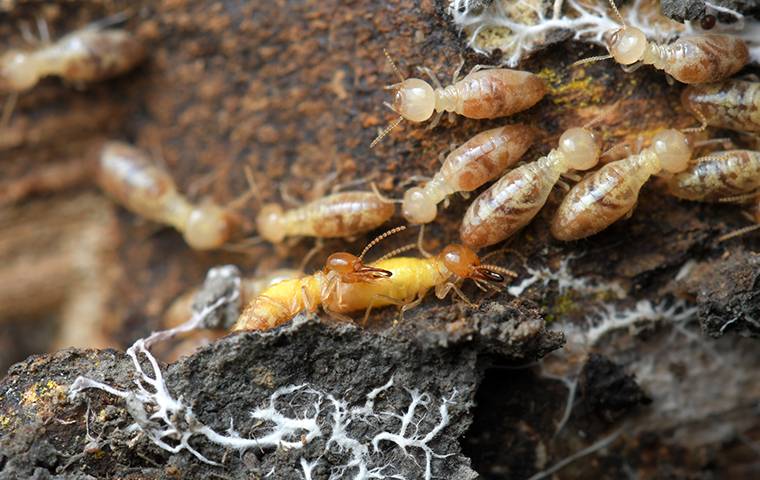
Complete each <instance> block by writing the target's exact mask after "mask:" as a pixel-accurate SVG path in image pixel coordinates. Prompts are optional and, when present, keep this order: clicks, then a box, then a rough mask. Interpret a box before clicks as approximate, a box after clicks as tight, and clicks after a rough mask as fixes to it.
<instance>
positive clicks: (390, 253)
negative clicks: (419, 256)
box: [375, 243, 417, 263]
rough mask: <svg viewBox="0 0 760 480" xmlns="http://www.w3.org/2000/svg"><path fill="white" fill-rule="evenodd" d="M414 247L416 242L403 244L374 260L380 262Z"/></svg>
mask: <svg viewBox="0 0 760 480" xmlns="http://www.w3.org/2000/svg"><path fill="white" fill-rule="evenodd" d="M415 248H417V244H416V243H410V244H407V245H404V246H403V247H398V248H397V249H395V250H391V251H390V252H388V253H386V254H385V255H383V256H382V257H380V258H378V259H377V260H375V263H377V262H382V261H383V260H388V259H389V258H393V257H395V256H397V255H399V254H401V253H404V252H408V251H409V250H414V249H415Z"/></svg>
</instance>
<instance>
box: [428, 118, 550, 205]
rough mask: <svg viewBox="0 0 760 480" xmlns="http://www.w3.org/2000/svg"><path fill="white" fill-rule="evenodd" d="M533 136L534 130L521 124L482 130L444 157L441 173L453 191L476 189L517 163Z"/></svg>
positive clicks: (531, 141)
mask: <svg viewBox="0 0 760 480" xmlns="http://www.w3.org/2000/svg"><path fill="white" fill-rule="evenodd" d="M534 137H535V130H534V129H533V128H531V127H529V126H527V125H522V124H516V125H506V126H504V127H499V128H494V129H491V130H486V131H485V132H481V133H479V134H477V135H475V136H474V137H472V138H471V139H469V140H468V141H466V142H465V143H463V144H462V145H461V146H460V147H459V148H457V149H456V150H454V151H453V152H451V153H450V154H449V155H448V156H447V157H446V160H445V161H444V162H443V166H442V167H441V175H442V176H443V178H444V179H445V181H446V184H447V185H449V186H450V187H451V188H452V189H454V190H456V191H460V192H470V191H472V190H475V189H476V188H478V187H480V186H481V185H483V184H484V183H486V182H488V181H490V180H493V179H494V178H496V177H497V176H499V175H501V174H502V173H503V172H504V171H505V170H506V169H507V168H509V167H511V166H512V165H514V164H515V163H517V161H518V160H519V159H520V157H522V156H523V154H524V153H525V151H526V150H527V149H528V147H530V145H531V143H533V138H534Z"/></svg>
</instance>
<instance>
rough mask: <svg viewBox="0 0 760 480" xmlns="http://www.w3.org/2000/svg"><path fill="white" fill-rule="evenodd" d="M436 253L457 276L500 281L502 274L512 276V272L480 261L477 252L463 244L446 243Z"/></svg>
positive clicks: (502, 277) (503, 277)
mask: <svg viewBox="0 0 760 480" xmlns="http://www.w3.org/2000/svg"><path fill="white" fill-rule="evenodd" d="M438 255H439V257H440V259H441V262H443V264H444V265H445V266H446V268H447V269H449V271H451V272H452V273H453V274H455V275H456V276H458V277H459V278H470V279H472V280H476V281H477V280H483V281H486V282H496V283H502V282H504V281H505V276H504V275H510V276H514V272H511V271H509V270H507V269H503V268H501V267H497V266H495V265H484V264H482V263H480V257H478V254H477V253H475V252H474V251H473V250H472V249H471V248H468V247H465V246H464V245H459V244H456V243H454V244H451V245H448V246H447V247H446V248H444V249H443V250H442V251H441V253H439V254H438Z"/></svg>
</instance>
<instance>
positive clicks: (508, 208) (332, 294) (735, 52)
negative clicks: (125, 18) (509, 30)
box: [0, 1, 760, 330]
mask: <svg viewBox="0 0 760 480" xmlns="http://www.w3.org/2000/svg"><path fill="white" fill-rule="evenodd" d="M610 6H611V8H612V10H613V11H614V13H615V14H616V16H617V17H618V19H619V20H620V21H621V23H622V26H621V27H620V28H617V29H615V30H613V31H610V32H607V34H606V35H605V36H604V39H605V42H606V45H607V48H608V51H609V56H608V57H596V58H594V59H590V60H597V59H600V58H613V59H614V60H615V61H616V62H618V63H619V64H621V65H623V66H625V67H626V69H627V71H631V70H633V69H635V68H637V67H638V66H640V65H653V66H654V67H655V68H658V69H661V70H663V71H664V72H665V73H667V74H668V75H670V76H671V77H673V78H675V79H676V80H678V81H679V82H682V83H687V84H692V85H689V86H688V87H687V88H686V89H685V90H684V91H683V94H682V102H683V105H684V106H685V107H686V108H687V109H688V110H689V111H691V112H693V113H694V115H695V116H696V117H697V118H698V119H700V120H701V121H702V123H703V126H702V129H704V128H705V127H706V126H707V125H711V126H717V127H723V128H729V129H734V130H739V131H743V132H749V133H758V132H760V86H759V84H758V83H757V82H752V81H748V80H736V79H729V77H730V76H731V75H733V74H735V73H736V72H737V71H739V70H740V69H741V68H742V67H743V66H744V65H745V64H746V63H747V61H748V50H747V46H746V44H745V43H744V42H743V41H742V40H740V39H738V38H736V37H732V36H729V35H720V34H703V35H693V36H683V37H681V38H679V39H677V40H676V41H674V42H672V43H669V44H659V43H656V42H653V41H649V40H648V39H647V38H646V35H645V34H644V32H643V31H642V30H641V29H639V28H636V27H633V26H629V25H626V24H625V22H624V21H623V17H622V16H621V15H620V12H619V11H618V10H617V7H616V6H615V4H614V3H613V2H612V1H610ZM119 20H120V18H116V19H114V18H111V19H106V20H104V21H101V22H96V23H94V24H92V25H90V26H87V27H85V28H83V29H81V30H78V31H75V32H72V33H70V34H69V35H66V36H64V37H62V38H61V39H60V40H58V41H57V42H54V43H53V42H50V41H49V40H47V39H45V38H43V40H44V41H43V43H42V44H41V45H39V46H37V47H36V48H34V49H30V50H28V51H17V50H13V51H10V52H7V53H5V54H4V55H3V56H2V57H0V92H5V93H12V94H15V93H18V92H22V91H24V90H27V89H29V88H32V87H33V86H34V85H35V84H36V83H37V82H38V81H39V79H40V78H42V77H45V76H51V75H54V76H59V77H61V78H62V79H63V80H65V81H67V82H71V83H73V84H76V85H80V84H85V83H90V82H94V81H99V80H104V79H107V78H110V77H113V76H115V75H118V74H121V73H123V72H126V71H128V70H129V69H131V68H132V67H133V66H135V65H136V64H137V63H138V62H139V61H141V60H142V59H143V57H144V54H145V47H144V46H143V45H142V44H141V43H140V42H139V41H138V40H136V39H135V37H134V36H133V35H131V34H130V33H128V32H127V31H125V30H121V29H115V28H110V27H111V26H112V25H113V24H114V23H115V21H119ZM714 20H715V19H714V18H713V20H712V21H713V23H714ZM709 23H710V22H707V24H709ZM40 31H41V33H44V32H46V27H41V28H40ZM42 36H43V37H46V36H47V35H42ZM386 58H387V60H388V62H389V63H390V65H391V67H392V69H393V70H394V72H395V74H396V75H397V76H398V79H399V82H398V83H396V84H394V85H391V86H389V87H388V88H389V89H390V90H392V91H393V99H392V102H391V103H386V106H388V107H389V108H390V109H391V110H392V111H393V112H395V113H396V114H398V115H399V117H398V118H397V119H396V120H394V121H392V122H391V123H390V125H389V126H388V127H387V128H385V129H384V130H383V131H382V132H380V134H379V135H378V136H377V138H375V140H374V141H373V142H372V143H371V145H370V147H373V146H374V145H376V144H377V143H378V142H379V141H380V140H381V139H382V138H383V137H385V136H386V135H387V134H388V133H389V132H390V131H391V130H392V129H393V128H394V127H396V126H397V125H398V124H399V123H400V122H401V121H402V120H404V119H406V120H408V121H411V122H425V121H427V120H431V119H432V122H431V124H430V126H431V127H432V126H435V125H437V124H438V121H439V119H440V118H441V116H442V115H443V114H444V113H446V112H449V113H450V114H454V113H456V114H458V115H462V116H464V117H467V118H470V119H495V118H501V117H505V116H509V115H512V114H515V113H517V112H521V111H523V110H526V109H528V108H531V107H532V106H534V105H536V104H537V103H538V102H540V101H541V99H542V98H543V97H544V96H545V95H546V93H547V91H548V88H547V86H546V84H545V82H544V80H543V79H541V78H540V77H539V76H537V75H534V74H532V73H530V72H525V71H518V70H511V69H505V68H490V67H485V68H483V67H482V66H476V67H475V68H473V69H472V70H471V71H470V73H469V74H467V75H466V76H464V77H463V78H461V79H457V75H456V74H455V76H454V80H453V81H452V83H451V84H450V85H448V86H445V87H444V86H443V85H441V84H440V82H439V81H438V79H437V77H436V75H435V74H434V73H433V72H432V71H431V70H429V69H427V68H422V70H423V71H424V72H425V73H426V74H427V76H428V77H429V78H430V80H431V83H432V84H431V83H428V82H426V81H424V80H422V79H419V78H405V77H404V76H403V75H402V74H401V73H400V72H399V70H398V68H397V67H396V65H395V63H394V62H393V61H392V60H391V58H390V56H389V55H388V53H387V52H386ZM581 62H585V60H584V61H581ZM537 136H538V130H537V129H535V128H534V127H532V126H529V125H525V124H522V123H514V124H508V125H503V126H500V127H498V128H492V129H489V130H486V131H483V132H481V133H479V134H477V135H475V136H473V137H472V138H470V139H469V140H467V141H465V142H464V143H463V144H461V145H460V146H459V147H457V148H456V149H454V150H453V151H451V153H449V154H448V155H447V156H446V158H445V160H443V163H442V166H441V168H440V170H439V171H438V172H436V173H435V174H434V175H433V176H432V178H430V179H429V180H428V181H427V182H425V183H424V184H422V185H417V186H414V187H412V188H410V189H408V190H407V191H406V192H405V194H404V195H403V199H402V200H388V199H386V198H385V197H383V196H382V195H381V194H380V193H379V192H378V191H377V189H376V188H373V191H342V192H337V193H331V194H329V195H325V196H321V195H317V198H313V199H311V201H309V202H306V203H305V204H303V205H301V206H299V207H295V208H291V209H285V208H283V207H282V206H280V205H279V204H277V203H271V202H268V203H266V204H264V202H262V201H261V198H260V197H259V195H260V194H259V193H258V191H257V190H256V189H255V188H254V187H253V186H252V185H253V179H252V174H250V172H248V171H247V172H246V173H247V176H248V180H249V184H250V186H251V188H250V189H249V191H247V192H245V193H244V194H243V195H242V196H241V197H240V198H239V199H238V200H235V201H232V202H230V203H229V204H228V205H226V206H221V205H218V204H216V203H213V202H210V201H200V202H197V201H191V200H190V199H188V198H187V197H186V196H185V195H183V194H182V193H180V188H179V187H178V186H177V184H176V183H175V181H174V180H173V178H172V176H171V175H170V173H169V171H168V169H167V168H165V167H164V166H162V165H160V163H159V162H157V161H155V160H153V159H151V158H150V157H149V156H148V155H147V154H146V153H145V152H143V151H142V150H140V149H138V148H137V147H135V146H132V145H129V144H126V143H123V142H115V141H114V142H107V143H105V144H103V145H102V146H101V147H100V149H99V150H98V152H97V162H96V165H97V170H96V172H97V174H96V176H95V178H96V181H97V183H98V185H99V186H100V187H101V188H102V190H103V191H104V192H105V193H107V194H108V195H109V196H110V197H111V198H113V199H114V200H115V201H117V202H118V203H120V204H121V205H122V206H124V207H125V208H127V209H128V210H130V211H132V212H134V213H136V214H138V215H140V216H142V217H145V218H147V219H150V220H153V221H156V222H159V223H162V224H166V225H169V226H172V227H174V228H175V229H176V230H178V231H179V232H180V233H181V234H182V236H183V237H184V239H185V241H186V242H187V244H188V245H189V246H191V247H192V248H194V249H197V250H208V249H220V248H226V247H229V246H230V245H233V244H234V242H235V241H236V240H238V239H239V238H240V237H241V235H242V234H243V233H244V232H243V231H242V229H243V225H244V223H245V222H244V221H243V220H244V218H245V214H244V212H242V211H241V205H243V203H241V202H242V201H244V202H245V203H248V201H249V200H251V199H252V198H254V197H255V198H256V200H257V202H256V203H255V205H253V208H251V209H249V210H250V211H251V212H250V213H249V212H246V213H248V214H249V215H251V217H253V218H252V219H253V220H255V222H254V223H255V225H256V229H257V234H258V237H254V238H256V239H263V240H266V241H268V242H271V243H273V244H281V243H283V242H284V241H285V240H286V239H287V238H289V237H313V238H317V239H323V238H353V237H356V236H358V235H360V234H363V233H366V232H369V231H372V230H375V229H377V228H379V227H381V226H382V225H384V224H385V223H387V222H388V221H390V220H391V219H392V218H393V217H394V215H395V212H396V209H395V206H394V203H396V202H399V203H401V204H402V208H401V214H402V216H403V217H404V218H405V219H406V221H408V222H409V223H411V224H426V223H430V222H432V221H434V220H435V218H436V216H437V214H438V204H440V203H441V202H444V201H445V202H448V199H449V197H450V196H451V195H453V194H455V193H462V194H463V195H465V194H467V193H468V192H474V191H476V190H477V189H479V188H481V187H483V186H484V185H486V184H487V183H489V182H491V181H495V183H494V184H493V185H491V186H490V187H488V188H487V189H485V190H484V191H483V192H481V193H480V195H478V196H477V197H476V198H475V199H474V201H473V202H472V203H471V204H470V206H469V208H468V209H467V210H466V213H465V214H464V217H463V219H462V223H461V226H460V231H459V233H460V240H461V244H451V245H448V246H447V247H445V248H444V249H443V250H442V251H441V252H440V253H438V254H437V255H427V256H424V257H423V258H416V257H404V256H399V255H400V254H401V253H402V252H404V251H406V250H409V249H411V246H406V247H402V248H399V249H396V250H394V251H392V252H390V253H389V254H388V255H385V256H383V257H381V258H380V259H379V260H376V261H374V262H367V261H366V260H365V257H366V255H367V253H368V252H369V250H370V249H371V248H372V247H374V246H375V245H377V243H378V242H379V241H381V240H382V239H384V238H386V237H388V236H390V235H392V234H395V233H397V232H400V231H402V230H404V228H405V227H403V226H402V227H397V228H394V229H391V230H389V231H387V232H386V233H384V234H382V235H380V236H379V237H377V238H376V239H375V240H373V241H372V242H370V243H369V244H368V245H367V247H366V248H365V249H364V251H362V252H361V254H359V255H358V256H357V255H353V254H350V253H347V252H338V253H333V254H332V255H330V256H329V257H328V258H327V259H326V262H325V264H324V268H323V269H322V270H319V271H317V272H316V273H313V274H311V275H306V274H305V273H304V272H303V271H302V270H287V271H280V270H278V271H276V272H273V273H272V274H271V275H266V274H265V275H262V276H258V277H255V278H253V279H249V280H246V281H243V282H242V291H241V295H240V302H241V303H240V306H243V307H244V308H243V312H242V314H241V315H240V317H239V318H238V320H237V323H236V325H235V327H234V328H235V329H236V330H246V329H254V330H260V329H269V328H274V327H276V326H278V325H281V324H283V323H285V322H287V321H289V320H290V319H292V318H293V317H294V316H295V315H297V314H298V313H299V312H301V311H310V312H315V311H317V309H318V308H319V307H321V308H322V309H323V310H324V311H325V312H326V313H328V314H330V315H332V316H334V317H336V318H338V319H341V320H347V319H349V317H347V314H349V313H353V312H358V311H362V310H364V312H365V314H364V319H365V321H366V320H367V318H368V316H369V314H370V312H371V310H372V309H373V308H375V307H382V306H389V305H396V306H398V307H400V310H401V313H403V312H404V311H406V310H409V309H410V308H412V307H413V306H415V305H417V304H418V303H419V302H420V301H421V300H422V299H423V298H424V297H425V296H426V294H427V292H429V291H430V290H434V291H435V294H436V297H438V298H439V299H442V298H444V297H446V296H447V295H448V294H449V293H451V292H454V293H455V294H456V295H457V296H458V297H459V298H460V299H462V300H463V301H464V302H466V303H468V304H472V302H471V301H470V300H469V298H468V297H467V296H466V295H465V293H464V292H463V291H462V290H461V289H460V284H461V283H462V281H463V280H465V279H470V280H473V281H474V283H475V284H476V285H477V286H478V287H480V288H481V289H483V290H485V289H487V288H489V287H492V286H493V284H498V283H503V282H504V281H505V280H506V278H507V277H510V276H515V275H516V274H515V273H514V272H512V271H510V270H507V269H505V268H502V267H498V266H495V265H485V264H482V263H481V261H480V257H479V256H478V254H477V253H476V251H477V249H480V248H483V247H487V246H491V245H495V244H497V243H500V242H502V241H504V240H506V239H508V238H509V237H511V236H513V235H515V234H516V233H517V232H518V231H520V230H521V229H522V228H524V227H525V226H526V225H528V223H530V222H531V220H532V219H533V218H534V217H536V215H537V214H538V212H539V211H540V210H541V209H542V208H543V207H544V205H545V204H546V203H547V201H548V199H549V197H550V194H551V192H552V190H553V189H554V188H555V186H557V185H559V186H564V188H565V189H566V190H568V193H567V194H566V195H565V196H564V198H563V200H562V201H561V203H560V205H559V207H558V208H557V210H556V212H555V213H554V216H553V219H552V220H551V223H550V231H551V234H552V235H553V237H554V238H556V239H558V240H561V241H572V240H578V239H581V238H585V237H588V236H591V235H594V234H596V233H598V232H600V231H602V230H603V229H605V228H606V227H608V226H609V225H611V224H612V223H614V222H616V221H618V220H620V219H621V218H623V217H626V216H627V215H630V214H631V213H632V211H633V209H634V208H635V205H636V202H637V201H638V197H639V192H640V189H641V188H642V186H643V185H644V184H645V183H646V182H647V180H648V179H649V178H650V177H652V176H653V175H660V176H664V177H666V181H667V185H668V189H669V191H670V193H671V194H672V195H675V196H677V197H679V198H683V199H687V200H697V201H707V202H719V201H738V202H746V201H752V202H755V203H757V206H756V207H755V212H754V213H753V214H752V215H753V216H752V217H751V218H752V219H753V220H754V221H755V222H756V223H758V224H759V225H758V226H753V227H750V228H760V153H758V152H755V151H750V150H731V151H725V152H717V153H714V154H710V155H707V156H704V157H701V158H699V159H697V160H695V161H693V162H690V159H691V154H692V146H691V145H690V143H689V141H688V139H687V137H686V135H685V134H684V132H682V131H678V130H675V129H666V130H663V131H660V132H659V133H656V134H655V135H654V136H653V138H652V139H651V144H650V145H649V146H648V147H646V148H643V149H641V150H640V151H638V152H636V153H633V154H629V155H627V156H626V157H625V158H622V159H619V160H617V161H612V162H608V163H605V164H604V165H603V166H602V167H601V168H599V169H597V170H594V169H595V168H596V167H597V164H598V163H599V162H600V158H603V155H602V151H603V149H602V142H601V140H600V136H599V135H597V134H596V133H595V132H594V131H593V130H592V129H591V127H590V125H587V126H585V127H573V128H569V129H567V130H565V131H564V133H562V135H561V136H560V137H559V139H558V144H557V147H556V148H555V149H553V150H551V151H549V152H548V153H547V154H546V155H543V156H540V157H539V158H538V159H536V160H534V161H529V160H530V159H526V160H523V157H524V156H526V153H527V152H528V151H529V149H530V148H531V146H532V144H533V142H534V140H535V138H536V137H537ZM520 162H522V163H520ZM585 171H590V173H588V174H586V175H585V177H582V178H575V180H577V183H576V184H575V185H574V186H573V187H570V186H568V185H566V184H565V182H563V180H562V177H563V176H564V177H567V178H573V177H578V176H579V173H582V172H585ZM499 177H500V178H499ZM373 187H374V185H373ZM750 228H748V229H743V230H742V231H747V230H749V229H750ZM421 238H422V235H421V234H420V241H419V242H418V246H419V247H420V250H421V251H422V248H421V247H422V243H421ZM249 242H250V241H249ZM423 253H425V252H424V251H423ZM307 257H308V256H307ZM191 298H192V296H191V294H187V295H185V296H184V297H182V298H180V299H179V300H177V302H176V303H175V306H174V307H172V309H171V310H170V311H169V313H168V314H167V319H168V320H167V321H168V322H169V324H170V325H174V324H176V323H179V322H180V320H181V319H182V318H183V317H185V316H187V315H189V312H190V304H191V303H192V300H191Z"/></svg>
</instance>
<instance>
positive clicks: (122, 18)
mask: <svg viewBox="0 0 760 480" xmlns="http://www.w3.org/2000/svg"><path fill="white" fill-rule="evenodd" d="M133 15H134V12H131V11H129V10H124V11H121V12H119V13H114V14H113V15H109V16H107V17H105V18H101V19H100V20H96V21H94V22H92V23H90V24H89V25H87V26H86V27H85V28H88V29H92V30H104V29H106V28H108V27H113V26H114V25H120V24H122V23H124V22H126V21H127V20H129V19H130V18H132V16H133Z"/></svg>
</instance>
